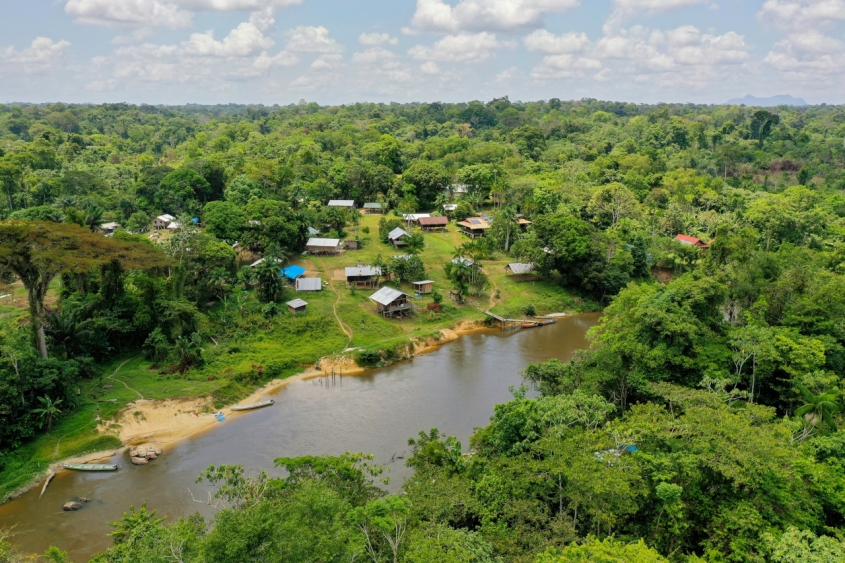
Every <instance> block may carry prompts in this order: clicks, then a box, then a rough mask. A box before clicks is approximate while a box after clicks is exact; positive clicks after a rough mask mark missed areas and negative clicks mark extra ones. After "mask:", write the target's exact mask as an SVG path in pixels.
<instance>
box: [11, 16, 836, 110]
mask: <svg viewBox="0 0 845 563" xmlns="http://www.w3.org/2000/svg"><path fill="white" fill-rule="evenodd" d="M843 22H845V0H398V1H397V0H392V1H391V0H346V1H337V0H26V1H23V0H0V102H8V101H29V102H48V101H64V102H122V101H125V102H130V103H151V104H157V103H166V104H178V103H229V102H235V103H264V104H276V103H278V104H288V103H291V102H296V101H298V100H300V99H306V100H308V101H317V102H319V103H321V104H338V103H349V102H356V101H384V102H389V101H397V102H409V101H438V100H439V101H466V100H470V99H481V100H488V99H491V98H494V97H499V96H504V95H507V96H510V98H511V99H512V100H517V99H518V100H536V99H548V98H551V97H557V98H561V99H579V98H584V97H591V98H598V99H609V100H620V101H632V102H659V101H670V102H703V103H722V102H724V101H726V100H727V99H729V98H735V97H742V96H744V95H745V94H749V93H750V94H753V95H756V96H771V95H775V94H792V95H794V96H800V97H803V98H805V99H806V100H807V101H809V102H811V103H821V102H827V103H843V102H845V88H843V85H845V84H843V82H845V81H843V77H844V76H845V42H843Z"/></svg>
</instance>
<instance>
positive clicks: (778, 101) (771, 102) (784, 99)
mask: <svg viewBox="0 0 845 563" xmlns="http://www.w3.org/2000/svg"><path fill="white" fill-rule="evenodd" d="M728 105H731V106H738V105H746V106H758V107H763V108H770V107H774V106H806V105H808V104H807V102H805V101H804V100H803V99H801V98H793V97H792V96H788V95H786V94H781V95H780V96H772V97H771V98H758V97H756V96H752V95H751V94H748V95H747V96H745V97H744V98H734V99H733V100H728Z"/></svg>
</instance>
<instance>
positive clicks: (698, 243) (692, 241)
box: [675, 235, 710, 248]
mask: <svg viewBox="0 0 845 563" xmlns="http://www.w3.org/2000/svg"><path fill="white" fill-rule="evenodd" d="M675 240H676V241H678V242H680V243H681V244H686V245H689V246H694V247H696V248H710V243H706V242H703V241H702V240H701V239H699V238H695V237H690V236H687V235H678V236H676V237H675Z"/></svg>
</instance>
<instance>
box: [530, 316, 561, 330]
mask: <svg viewBox="0 0 845 563" xmlns="http://www.w3.org/2000/svg"><path fill="white" fill-rule="evenodd" d="M556 322H557V319H555V318H551V319H545V320H542V321H536V322H533V323H525V324H523V325H522V328H537V327H540V326H546V325H553V324H555V323H556Z"/></svg>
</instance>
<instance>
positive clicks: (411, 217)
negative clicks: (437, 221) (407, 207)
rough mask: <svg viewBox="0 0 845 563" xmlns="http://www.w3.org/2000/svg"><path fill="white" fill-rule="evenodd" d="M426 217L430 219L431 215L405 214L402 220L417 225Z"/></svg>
mask: <svg viewBox="0 0 845 563" xmlns="http://www.w3.org/2000/svg"><path fill="white" fill-rule="evenodd" d="M426 217H431V215H429V214H428V213H406V214H405V215H402V219H403V220H405V221H406V222H408V223H413V224H415V225H418V224H419V222H420V219H425V218H426Z"/></svg>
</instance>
